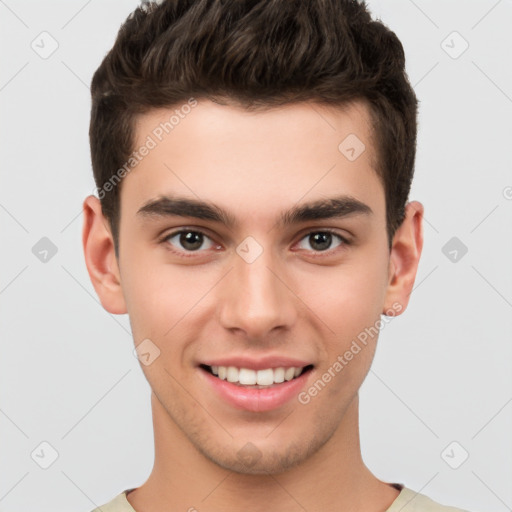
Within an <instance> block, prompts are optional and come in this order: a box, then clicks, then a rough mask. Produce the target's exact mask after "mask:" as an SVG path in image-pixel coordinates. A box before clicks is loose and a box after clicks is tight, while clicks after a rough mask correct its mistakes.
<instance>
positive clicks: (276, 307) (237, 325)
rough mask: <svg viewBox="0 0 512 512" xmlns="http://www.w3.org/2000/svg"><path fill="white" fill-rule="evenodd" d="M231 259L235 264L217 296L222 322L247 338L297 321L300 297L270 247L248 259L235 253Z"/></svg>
mask: <svg viewBox="0 0 512 512" xmlns="http://www.w3.org/2000/svg"><path fill="white" fill-rule="evenodd" d="M233 261H234V268H233V270H232V271H231V272H230V273H229V276H228V283H227V285H226V286H225V287H224V288H223V292H222V296H221V297H219V299H220V322H221V324H222V326H223V327H224V328H225V329H228V330H230V331H233V332H238V333H240V332H242V333H243V335H244V337H246V338H247V339H249V340H260V339H264V338H266V337H268V336H269V335H271V334H275V333H273V331H280V330H289V329H290V328H291V327H292V325H293V324H294V322H295V321H296V318H297V310H296V307H297V303H298V302H299V301H298V298H297V297H296V296H295V294H294V293H293V291H292V290H291V289H290V288H289V287H288V286H289V285H288V283H287V279H286V275H285V272H284V271H283V270H282V265H278V264H277V260H276V259H274V258H273V256H272V254H271V251H270V250H265V251H263V253H262V254H261V255H260V256H259V257H258V258H257V259H256V260H255V261H252V262H250V263H249V262H248V261H246V260H244V259H243V258H242V257H240V256H239V255H238V254H234V256H233Z"/></svg>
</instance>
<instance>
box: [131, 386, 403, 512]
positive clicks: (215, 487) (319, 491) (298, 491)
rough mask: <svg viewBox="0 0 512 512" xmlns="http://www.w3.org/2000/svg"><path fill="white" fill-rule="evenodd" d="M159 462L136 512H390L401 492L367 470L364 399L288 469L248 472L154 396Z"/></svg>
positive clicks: (135, 502)
mask: <svg viewBox="0 0 512 512" xmlns="http://www.w3.org/2000/svg"><path fill="white" fill-rule="evenodd" d="M151 400H152V411H153V426H154V434H155V463H154V467H153V470H152V472H151V475H150V476H149V478H148V480H147V481H146V482H145V483H144V484H143V485H142V486H140V487H138V488H137V489H135V490H134V491H132V492H131V493H130V494H128V496H127V498H128V501H129V503H130V504H131V505H132V507H133V508H134V509H135V510H136V512H142V511H144V510H169V511H175V510H190V511H193V510H194V509H197V510H201V511H202V512H203V511H204V512H206V511H207V512H221V511H222V512H231V511H233V512H234V511H240V510H244V511H246V512H256V511H261V509H262V504H265V510H280V511H282V512H286V511H290V512H291V511H296V510H304V509H305V510H307V511H308V512H320V511H325V510H339V511H345V510H346V511H348V510H350V511H351V512H353V511H363V510H365V511H368V510H375V511H384V510H386V509H387V508H388V507H389V506H390V505H391V503H392V502H393V501H394V500H395V499H396V497H397V496H398V494H399V491H398V490H397V489H395V488H394V487H392V486H391V485H390V484H388V483H385V482H382V481H380V480H378V479H377V478H376V477H375V476H374V475H373V474H372V473H371V472H370V470H369V469H368V468H367V467H366V466H365V465H364V463H363V460H362V457H361V450H360V442H359V397H358V395H356V396H355V398H354V400H353V401H352V402H351V403H350V404H349V406H348V407H347V410H346V413H345V415H344V417H343V420H342V422H341V423H340V425H339V427H338V428H337V430H336V431H335V432H334V434H333V436H332V437H331V438H330V439H329V440H328V441H327V442H326V443H325V444H324V445H323V446H322V447H321V448H320V449H319V450H318V451H316V452H315V453H314V454H312V455H311V456H310V457H309V458H307V459H305V460H304V461H303V462H302V463H301V464H299V465H298V466H295V467H293V468H292V469H289V470H288V471H285V472H281V473H274V474H271V473H269V474H264V475H261V474H242V473H235V472H233V471H230V470H227V469H224V468H222V467H220V466H219V465H217V464H215V463H214V462H213V461H211V460H210V459H208V458H207V457H206V456H205V455H204V454H202V453H201V452H199V451H198V450H197V449H196V447H195V446H194V445H193V444H192V443H191V442H190V441H189V439H188V438H187V436H186V435H185V434H184V433H183V432H182V431H181V430H180V429H179V428H178V426H177V425H176V424H175V423H174V422H173V421H172V419H171V418H170V416H169V415H168V414H167V412H166V410H165V409H164V407H163V406H162V404H161V403H160V402H159V400H158V398H157V397H156V396H155V394H154V393H152V394H151Z"/></svg>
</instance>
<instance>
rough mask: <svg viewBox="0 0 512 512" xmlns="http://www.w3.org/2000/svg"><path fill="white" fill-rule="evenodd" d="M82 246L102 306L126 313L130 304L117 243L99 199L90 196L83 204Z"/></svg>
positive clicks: (112, 310) (117, 312) (111, 310)
mask: <svg viewBox="0 0 512 512" xmlns="http://www.w3.org/2000/svg"><path fill="white" fill-rule="evenodd" d="M83 212H84V224H83V230H82V244H83V248H84V256H85V264H86V266H87V271H88V273H89V277H90V278H91V282H92V284H93V286H94V289H95V290H96V293H97V295H98V297H99V299H100V302H101V304H102V306H103V307H104V308H105V309H106V310H107V311H108V312H109V313H113V314H124V313H126V312H127V311H126V303H125V300H124V295H123V290H122V287H121V279H120V272H119V267H118V263H117V259H116V255H115V251H114V241H113V239H112V233H111V231H110V229H109V226H108V222H107V220H106V219H105V217H104V216H103V212H102V209H101V204H100V201H99V199H98V198H97V197H95V196H93V195H91V196H88V197H87V198H86V199H85V200H84V203H83Z"/></svg>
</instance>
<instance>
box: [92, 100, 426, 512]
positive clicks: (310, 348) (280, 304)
mask: <svg viewBox="0 0 512 512" xmlns="http://www.w3.org/2000/svg"><path fill="white" fill-rule="evenodd" d="M170 113H172V109H169V110H155V111H152V112H150V113H147V114H145V115H143V116H142V117H140V118H139V119H138V120H137V124H136V133H137V141H136V147H139V146H140V145H142V144H143V143H144V141H145V140H146V137H147V136H148V134H151V133H152V130H154V128H155V127H156V126H158V125H159V123H160V122H162V121H165V120H166V119H169V115H170ZM370 126H371V125H370V124H369V116H368V111H367V109H366V106H365V105H364V104H363V103H354V104H351V105H350V106H346V107H345V108H343V109H341V108H333V107H329V108H328V107H326V106H321V105H318V104H314V103H301V104H293V105H287V106H284V107H279V108H276V109H272V110H266V111H261V112H257V113H254V112H253V113H249V112H247V111H245V110H243V109H241V108H238V107H235V106H221V105H218V104H215V103H212V102H210V101H207V100H200V101H199V102H198V105H197V106H196V107H195V108H193V109H192V110H191V112H190V114H188V115H187V116H186V117H185V118H184V119H182V120H180V123H179V124H178V125H177V126H176V127H175V128H174V129H173V131H172V132H171V133H170V134H169V135H167V136H166V137H164V138H163V140H162V141H161V142H160V143H159V144H158V145H157V147H156V148H154V149H152V150H151V151H150V153H149V154H148V155H147V156H146V157H144V159H143V160H142V161H141V162H140V163H139V164H138V165H137V166H136V167H135V168H134V169H133V170H132V171H131V172H130V173H129V174H128V175H127V176H126V177H125V178H124V180H123V183H122V189H121V215H120V245H119V260H117V259H116V256H115V253H114V245H113V240H112V236H111V231H110V228H109V225H108V222H107V221H106V219H105V218H104V217H103V216H102V212H101V207H100V203H99V201H98V199H97V198H95V197H94V196H89V197H87V198H86V199H85V201H84V228H83V245H84V253H85V260H86V264H87V269H88V272H89V275H90V278H91V280H92V283H93V285H94V288H95V290H96V292H97V294H98V296H99V298H100V300H101V303H102V305H103V307H104V308H105V309H106V310H107V311H109V312H110V313H114V314H124V313H128V314H129V318H130V322H131V326H132V331H133V336H134V341H135V345H138V344H139V343H140V342H141V341H142V340H145V339H150V340H151V341H152V343H154V344H155V345H156V346H157V347H158V349H159V350H160V355H159V357H157V358H156V359H155V360H154V361H153V362H152V363H151V364H149V365H147V366H146V365H143V364H141V368H142V370H143V371H144V374H145V376H146V378H147V380H148V382H149V384H150V386H151V388H152V395H151V404H152V412H153V424H154V434H155V463H154V468H153V471H152V473H151V475H150V476H149V478H148V480H147V481H146V482H145V483H144V484H143V485H142V486H140V487H139V488H137V489H136V490H135V491H132V492H131V493H130V494H128V496H127V498H128V501H129V502H130V504H131V505H132V506H133V507H134V508H135V510H136V511H137V512H144V511H146V512H147V511H149V510H170V511H171V510H176V511H177V510H189V509H191V507H194V508H196V509H197V510H200V511H208V512H217V511H219V512H220V511H223V512H229V511H240V510H245V511H248V512H259V511H261V510H280V511H290V512H292V511H299V510H304V509H305V510H307V511H308V512H315V511H317V512H320V511H325V510H347V511H348V510H350V511H363V510H365V511H369V510H374V511H384V510H386V509H387V508H388V507H389V506H390V505H391V504H392V502H393V501H394V500H395V498H396V497H397V496H398V494H399V491H398V490H397V489H395V488H393V487H391V486H390V484H389V483H387V482H383V481H381V480H379V479H377V478H376V477H375V476H374V475H373V474H372V473H371V471H370V470H369V469H368V468H367V467H366V466H365V464H364V462H363V460H362V457H361V450H360V442H359V425H358V405H359V396H358V391H359V388H360V386H361V384H362V383H363V381H364V379H365V377H366V375H367V373H368V371H369V369H370V365H371V362H372V360H373V356H374V353H375V348H376V342H377V336H374V337H373V339H371V340H370V341H369V342H368V344H367V345H366V346H365V347H364V348H363V349H362V350H361V351H360V352H359V353H358V354H357V355H355V356H354V358H353V359H352V360H351V361H349V362H348V364H347V365H346V366H345V367H344V368H343V370H342V371H341V372H340V373H339V374H337V375H336V377H334V378H332V380H331V381H330V382H329V383H328V384H327V385H326V386H325V388H324V389H322V390H321V391H320V392H319V393H318V394H317V395H316V396H315V397H314V398H312V399H311V401H310V402H309V403H308V404H301V403H300V402H299V401H298V400H291V401H290V402H288V403H286V404H285V405H283V406H281V407H279V408H277V409H275V410H272V411H267V412H251V411H243V410H239V409H235V408H233V407H232V406H230V405H229V404H227V403H226V402H224V401H223V400H222V399H221V398H219V397H218V396H217V395H216V394H215V393H214V391H213V390H212V389H211V388H210V387H209V386H208V385H206V384H205V382H204V379H200V378H198V372H200V370H199V369H198V368H197V364H198V363H199V362H201V361H202V360H206V359H209V358H215V357H223V356H229V355H238V354H245V355H249V356H254V357H258V356H261V355H264V354H284V355H289V356H291V357H298V358H300V359H304V360H306V361H310V362H311V363H312V364H314V365H315V367H314V369H313V372H311V373H310V375H309V378H308V382H307V384H306V385H305V387H304V389H305V390H307V389H308V388H309V387H310V386H311V385H312V384H313V383H314V382H315V381H316V380H317V379H318V378H320V377H321V375H322V374H323V373H324V372H326V371H327V370H328V368H329V367H332V365H333V363H334V362H335V361H336V360H337V357H338V356H339V355H340V354H344V353H345V351H346V350H348V349H349V347H350V345H351V343H352V341H353V340H354V339H356V337H357V336H358V334H359V333H361V332H362V331H364V329H365V328H368V327H370V326H373V325H375V323H376V322H377V321H378V320H379V318H381V317H380V315H381V314H385V313H386V312H390V310H393V311H394V312H396V314H397V315H398V314H400V313H402V312H403V311H404V310H405V308H406V306H407V303H408V300H409V295H410V293H411V291H412V287H413V284H414V279H415V276H416V271H417V266H418V261H419V257H420V253H421V249H422V245H423V234H422V218H423V207H422V205H421V204H420V203H418V202H411V203H408V205H407V207H406V218H405V220H404V222H403V223H402V225H401V226H400V227H399V229H398V230H397V232H396V233H395V235H394V238H393V241H392V248H391V250H390V249H389V246H388V239H387V235H386V216H385V199H384V189H383V186H382V182H381V180H380V179H379V177H378V176H377V174H376V172H375V171H374V169H373V168H372V162H373V161H375V159H376V155H375V154H374V150H373V142H372V139H371V133H370ZM351 133H352V134H356V135H357V137H358V138H359V139H360V140H362V141H363V142H364V144H365V146H366V150H365V151H364V152H363V153H362V154H361V155H360V156H359V157H358V158H357V159H356V160H355V161H349V160H348V159H347V158H346V157H345V156H344V155H343V154H342V153H341V152H340V151H339V150H338V145H339V144H340V142H341V141H343V139H345V137H346V136H347V135H348V134H351ZM162 194H176V195H180V196H185V197H187V198H192V199H201V200H207V201H210V202H212V203H215V204H216V205H219V206H221V207H222V208H224V209H226V210H228V211H229V212H230V213H231V214H232V215H233V216H234V217H235V218H236V220H237V223H238V224H237V225H236V226H234V227H231V228H228V227H227V226H225V225H223V224H221V223H219V222H213V221H207V220H198V219H194V218H181V217H178V216H174V217H167V218H166V217H156V216H142V215H138V214H137V211H138V210H139V209H140V208H141V207H142V206H143V205H145V204H146V203H147V202H148V201H149V200H151V199H154V198H157V197H159V196H161V195H162ZM340 194H344V195H347V196H350V197H352V198H355V199H357V200H359V201H361V202H363V203H364V204H366V205H367V206H369V207H370V208H371V214H360V213H359V214H353V215H348V216H346V217H343V218H335V219H328V220H325V219H324V220H314V221H307V222H304V223H301V224H298V225H293V226H287V227H279V226H278V225H277V224H276V223H277V221H278V219H279V215H280V214H281V212H282V211H285V210H288V209H290V208H292V207H293V206H295V205H297V204H302V203H304V202H309V201H312V200H315V199H325V198H328V197H333V196H334V195H340ZM179 228H189V229H190V230H192V231H194V230H196V231H197V230H198V229H199V230H201V231H202V232H204V233H205V234H206V237H205V238H203V244H202V245H200V241H199V243H198V244H197V245H199V249H196V250H193V249H190V245H183V243H181V244H180V237H179V236H177V237H173V238H167V240H163V241H162V237H163V236H165V235H167V234H169V235H170V234H171V233H172V232H173V231H176V230H178V229H179ZM322 229H332V230H334V231H335V232H336V234H339V235H340V236H342V237H345V238H346V239H347V240H348V241H349V242H350V243H349V244H345V243H343V242H341V240H340V239H338V238H337V237H336V236H333V237H332V239H331V242H330V245H328V248H327V250H325V251H322V250H319V249H318V243H317V244H315V240H314V239H312V237H311V236H308V235H309V234H315V233H318V232H319V231H320V232H322ZM247 236H252V237H253V238H254V239H255V240H256V241H257V242H258V244H260V246H261V247H262V249H263V252H262V254H261V255H260V256H259V257H258V258H257V259H256V260H255V261H253V262H252V263H247V262H246V261H245V260H244V259H243V258H241V257H240V256H239V255H238V254H237V252H236V248H237V246H238V245H239V244H240V243H241V242H242V240H244V239H245V238H246V237H247ZM173 248H174V250H175V251H177V252H175V253H174V252H172V250H170V249H173ZM180 254H181V255H183V254H187V255H188V256H190V257H182V256H181V257H180ZM397 304H398V305H399V308H400V311H397V310H396V308H397ZM248 442H251V443H252V444H253V445H254V446H255V447H256V449H257V451H258V453H259V459H258V460H257V461H256V462H255V463H254V464H252V465H251V466H250V467H248V466H246V465H244V464H243V463H242V462H241V460H240V457H239V456H238V452H239V450H241V449H242V448H243V447H244V446H246V444H247V443H248Z"/></svg>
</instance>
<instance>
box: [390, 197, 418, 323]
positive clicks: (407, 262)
mask: <svg viewBox="0 0 512 512" xmlns="http://www.w3.org/2000/svg"><path fill="white" fill-rule="evenodd" d="M422 248H423V205H422V204H421V203H419V202H418V201H412V202H410V203H408V204H407V205H406V206H405V218H404V220H403V222H402V224H401V225H400V227H399V228H398V229H397V230H396V232H395V235H394V236H393V242H392V245H391V254H390V258H389V273H388V275H389V280H388V287H387V292H386V299H385V302H384V310H383V312H382V313H383V314H384V315H385V314H387V312H388V313H389V312H390V311H393V312H394V313H393V316H396V315H399V314H401V313H403V312H404V311H405V308H406V307H407V304H408V303H409V297H410V295H411V292H412V288H413V286H414V279H415V278H416V271H417V270H418V264H419V260H420V255H421V249H422ZM397 305H399V306H400V307H398V306H397Z"/></svg>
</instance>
